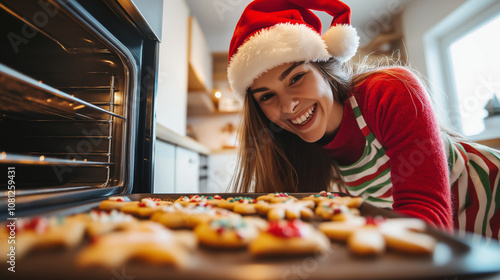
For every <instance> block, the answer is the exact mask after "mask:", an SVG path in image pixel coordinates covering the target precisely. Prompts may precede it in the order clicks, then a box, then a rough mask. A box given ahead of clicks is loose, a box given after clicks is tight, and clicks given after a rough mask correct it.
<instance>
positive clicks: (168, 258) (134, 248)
mask: <svg viewBox="0 0 500 280" xmlns="http://www.w3.org/2000/svg"><path fill="white" fill-rule="evenodd" d="M181 234H182V235H183V236H182V237H180V236H179V235H181ZM187 234H190V235H191V237H192V238H188V237H187V236H186V235H187ZM195 241H196V239H195V237H194V236H193V235H192V233H188V232H182V233H175V232H172V231H170V230H169V229H166V228H165V227H163V226H162V225H160V224H157V223H154V222H150V221H142V222H140V223H139V224H138V226H137V227H131V228H128V229H127V230H124V231H119V232H112V233H108V234H104V235H101V236H99V237H97V238H95V239H93V242H92V244H90V245H89V246H88V247H86V248H84V249H83V250H82V251H81V252H80V254H79V255H78V257H77V264H78V265H79V266H83V267H88V266H102V267H107V268H117V267H122V266H123V265H125V264H126V263H127V262H128V261H129V260H132V259H134V260H140V261H143V262H147V263H151V264H159V265H170V266H174V267H184V266H186V265H187V264H188V261H189V256H190V250H191V249H192V248H193V243H194V242H195Z"/></svg>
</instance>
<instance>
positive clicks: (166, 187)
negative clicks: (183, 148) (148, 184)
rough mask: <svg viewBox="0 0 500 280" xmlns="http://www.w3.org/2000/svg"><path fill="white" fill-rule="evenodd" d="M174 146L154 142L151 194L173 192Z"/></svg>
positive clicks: (157, 141)
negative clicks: (153, 169)
mask: <svg viewBox="0 0 500 280" xmlns="http://www.w3.org/2000/svg"><path fill="white" fill-rule="evenodd" d="M175 149H176V147H175V145H172V144H170V143H167V142H163V141H160V140H156V147H155V166H154V168H155V171H154V172H155V173H154V186H153V193H174V192H175Z"/></svg>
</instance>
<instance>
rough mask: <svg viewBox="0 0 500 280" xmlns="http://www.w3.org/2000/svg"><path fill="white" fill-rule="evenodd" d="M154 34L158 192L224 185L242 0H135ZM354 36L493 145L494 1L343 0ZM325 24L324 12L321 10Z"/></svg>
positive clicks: (464, 129) (499, 65) (498, 124)
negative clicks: (231, 69) (230, 67)
mask: <svg viewBox="0 0 500 280" xmlns="http://www.w3.org/2000/svg"><path fill="white" fill-rule="evenodd" d="M270 1H272V0H270ZM134 2H135V3H136V5H137V6H138V8H139V9H140V11H141V12H142V13H143V15H144V16H145V17H146V18H147V19H148V22H149V24H150V25H151V26H152V27H153V28H154V29H155V31H156V33H157V34H161V35H160V37H161V41H162V42H161V44H160V50H159V51H160V60H159V79H158V85H157V87H158V88H157V99H156V140H157V141H156V145H155V163H154V164H155V174H154V178H155V185H154V188H153V192H155V193H173V192H177V193H193V192H224V191H225V190H226V189H227V187H228V186H229V181H230V178H231V176H232V174H233V170H234V163H235V160H236V151H237V147H238V143H237V140H236V139H237V138H236V134H237V131H238V127H239V115H240V108H241V105H240V104H239V103H238V101H237V100H236V98H235V96H234V95H233V93H232V92H231V89H230V88H229V85H228V82H227V77H226V67H227V63H228V57H227V50H228V47H229V42H230V40H231V36H232V32H233V30H234V27H235V25H236V22H237V21H238V19H239V16H240V15H241V13H242V11H243V9H244V8H245V6H246V5H247V4H248V3H249V2H251V1H249V0H135V1H134ZM344 2H345V3H346V4H347V5H349V6H350V7H351V10H352V25H353V26H354V27H355V28H357V30H358V34H359V36H360V38H361V46H360V48H359V50H358V53H357V54H356V56H355V58H354V61H359V60H362V59H368V60H369V61H374V62H377V61H380V60H382V62H383V61H384V59H385V61H387V57H390V56H391V55H394V54H395V55H396V57H398V58H399V59H400V60H401V61H402V62H404V63H406V64H409V65H410V66H411V67H412V68H413V69H414V70H416V71H418V72H420V73H421V75H422V76H423V77H424V78H425V79H426V82H427V84H428V86H429V89H430V94H431V96H432V98H433V99H434V101H435V102H436V104H437V108H438V112H439V113H440V114H442V115H444V116H446V117H447V118H448V119H449V121H450V125H452V126H453V127H454V128H455V129H456V130H458V131H460V132H461V133H462V134H463V135H465V136H466V137H468V138H469V139H471V140H473V141H477V142H480V143H483V144H486V145H489V146H491V147H495V148H499V147H500V102H499V100H500V52H499V50H500V36H499V35H498V30H500V1H498V0H481V1H478V0H440V1H435V0H369V1H367V0H346V1H344ZM317 14H318V16H319V17H320V18H321V19H322V22H323V26H324V28H323V29H324V31H326V29H327V28H328V27H329V25H330V22H331V18H330V17H329V16H328V15H327V14H324V13H321V12H318V13H317Z"/></svg>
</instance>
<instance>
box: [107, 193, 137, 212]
mask: <svg viewBox="0 0 500 280" xmlns="http://www.w3.org/2000/svg"><path fill="white" fill-rule="evenodd" d="M129 204H134V202H132V201H130V199H129V198H128V197H124V196H112V197H110V198H108V199H107V200H103V201H102V202H101V204H100V205H99V209H101V210H108V211H110V210H114V209H116V210H120V209H121V208H122V207H123V206H126V205H129Z"/></svg>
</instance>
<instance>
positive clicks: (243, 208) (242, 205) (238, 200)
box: [219, 196, 257, 215]
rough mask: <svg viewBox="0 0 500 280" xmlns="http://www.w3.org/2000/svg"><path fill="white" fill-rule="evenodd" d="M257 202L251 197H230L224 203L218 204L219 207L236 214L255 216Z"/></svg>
mask: <svg viewBox="0 0 500 280" xmlns="http://www.w3.org/2000/svg"><path fill="white" fill-rule="evenodd" d="M256 204H257V200H255V199H253V198H251V197H245V196H238V197H230V198H228V199H227V200H226V201H224V202H222V203H220V204H219V207H221V208H225V209H229V210H232V211H233V212H235V213H238V214H244V215H252V214H257V209H255V205H256Z"/></svg>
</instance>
